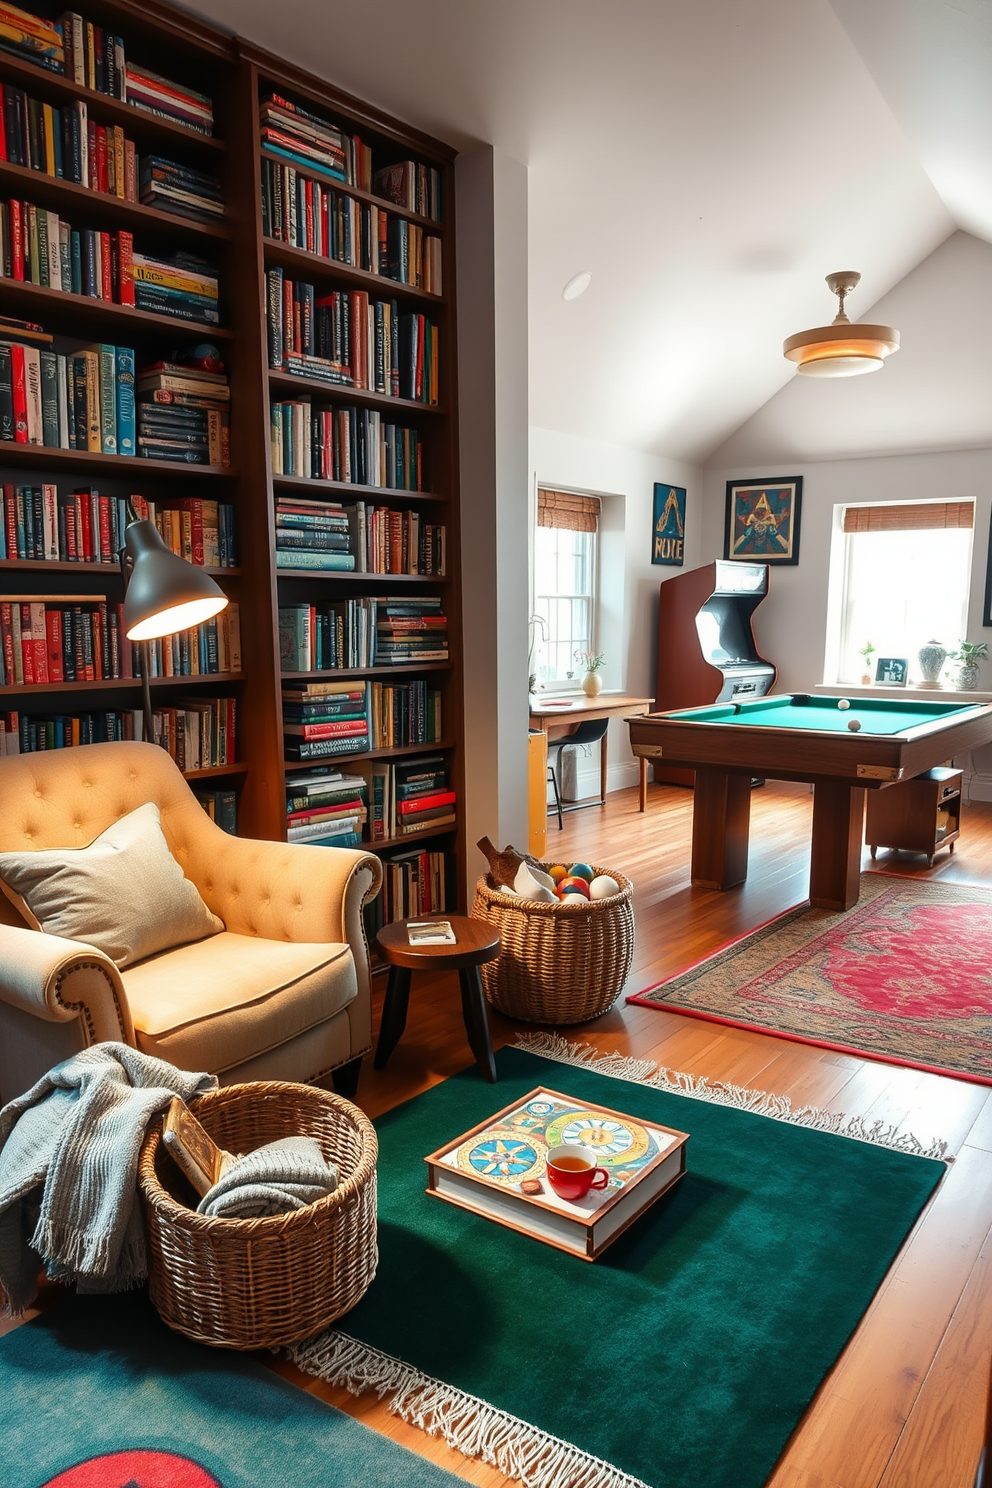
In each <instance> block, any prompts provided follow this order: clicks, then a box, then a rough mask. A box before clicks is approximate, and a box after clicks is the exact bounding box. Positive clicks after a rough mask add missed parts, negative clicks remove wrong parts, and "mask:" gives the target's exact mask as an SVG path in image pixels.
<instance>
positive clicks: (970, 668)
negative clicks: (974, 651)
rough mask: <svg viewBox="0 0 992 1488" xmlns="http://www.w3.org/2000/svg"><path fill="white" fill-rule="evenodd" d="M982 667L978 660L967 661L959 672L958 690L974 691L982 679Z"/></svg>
mask: <svg viewBox="0 0 992 1488" xmlns="http://www.w3.org/2000/svg"><path fill="white" fill-rule="evenodd" d="M981 675H982V669H981V667H980V666H979V665H978V663H977V662H974V661H971V662H966V663H965V665H964V666H963V667H962V668H961V670H960V671H959V672H958V691H959V692H974V690H975V688H976V687H977V686H978V683H979V681H980V680H981Z"/></svg>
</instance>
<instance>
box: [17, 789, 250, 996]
mask: <svg viewBox="0 0 992 1488" xmlns="http://www.w3.org/2000/svg"><path fill="white" fill-rule="evenodd" d="M0 883H2V885H3V888H4V891H5V892H6V894H7V897H8V899H10V900H11V901H12V903H14V904H15V905H16V906H17V908H18V909H19V910H20V911H21V913H22V914H24V916H25V918H26V919H27V920H28V922H29V923H30V922H31V921H32V920H33V921H34V922H35V924H36V926H37V928H38V929H39V930H44V931H46V932H47V933H48V934H49V935H62V936H65V938H66V939H67V940H81V941H84V942H85V943H86V944H87V945H91V946H96V948H97V950H100V951H104V952H105V953H106V954H107V955H108V956H109V957H110V959H111V960H112V961H116V963H117V965H118V966H130V965H131V964H132V963H133V962H135V961H143V960H144V959H145V957H146V956H153V955H154V954H155V952H156V951H167V950H169V949H170V948H171V947H172V946H178V945H186V944H187V943H188V942H189V941H192V940H203V938H204V937H205V936H207V935H216V934H217V932H218V931H219V930H223V928H224V922H223V920H219V919H218V918H217V916H216V915H215V914H212V913H211V911H210V910H209V909H208V908H207V906H206V905H205V904H204V902H203V900H202V899H201V898H200V895H199V894H198V893H197V890H196V887H195V886H194V885H193V884H191V883H190V881H189V879H188V878H186V877H185V875H184V874H183V870H182V869H181V868H180V866H179V864H178V863H177V862H176V860H175V858H174V857H173V856H172V854H171V853H170V851H169V844H168V843H167V842H166V840H165V837H164V835H163V832H162V825H161V817H160V815H159V810H158V807H157V806H156V805H155V804H154V802H149V803H148V804H147V805H146V806H139V807H138V809H137V811H131V812H129V813H128V815H127V816H122V817H121V819H120V821H117V822H115V823H114V825H113V826H112V827H108V828H107V830H106V831H105V832H102V833H101V834H100V836H99V837H98V838H97V839H96V841H95V842H91V843H90V845H89V847H56V848H49V849H45V850H43V851H41V852H8V853H0Z"/></svg>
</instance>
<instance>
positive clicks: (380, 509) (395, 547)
mask: <svg viewBox="0 0 992 1488" xmlns="http://www.w3.org/2000/svg"><path fill="white" fill-rule="evenodd" d="M354 510H355V514H356V515H355V534H356V537H355V568H356V570H357V571H358V572H359V573H376V574H420V575H423V576H425V577H430V578H433V577H442V576H443V574H444V571H445V564H446V561H447V552H446V550H447V539H446V529H445V527H444V526H443V524H441V523H438V522H428V521H425V519H424V517H423V516H422V515H421V513H420V512H417V511H396V510H395V509H394V508H392V507H388V506H369V505H367V504H366V503H365V502H364V501H360V502H359V503H358V505H357V506H356V507H355V508H354Z"/></svg>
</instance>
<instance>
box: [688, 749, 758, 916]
mask: <svg viewBox="0 0 992 1488" xmlns="http://www.w3.org/2000/svg"><path fill="white" fill-rule="evenodd" d="M750 824H751V777H750V775H732V774H731V773H730V772H729V771H728V770H716V769H712V768H711V767H710V766H708V765H707V766H701V767H699V768H697V770H696V783H695V791H694V798H693V806H692V881H693V883H694V884H695V885H696V887H697V888H701V889H732V888H733V887H734V885H735V884H739V883H743V882H744V880H745V879H746V878H747V841H748V832H749V828H750Z"/></svg>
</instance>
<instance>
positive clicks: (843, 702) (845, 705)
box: [837, 698, 851, 713]
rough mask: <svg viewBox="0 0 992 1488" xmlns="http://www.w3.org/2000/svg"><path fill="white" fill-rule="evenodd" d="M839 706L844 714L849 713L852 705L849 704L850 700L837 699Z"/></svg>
mask: <svg viewBox="0 0 992 1488" xmlns="http://www.w3.org/2000/svg"><path fill="white" fill-rule="evenodd" d="M837 706H838V708H839V709H840V711H841V712H842V713H846V712H847V710H848V708H849V707H850V706H851V705H850V703H849V702H848V700H847V698H838V699H837Z"/></svg>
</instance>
